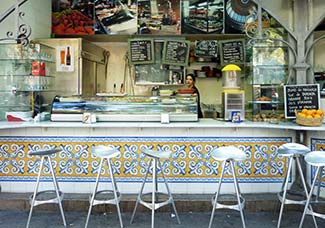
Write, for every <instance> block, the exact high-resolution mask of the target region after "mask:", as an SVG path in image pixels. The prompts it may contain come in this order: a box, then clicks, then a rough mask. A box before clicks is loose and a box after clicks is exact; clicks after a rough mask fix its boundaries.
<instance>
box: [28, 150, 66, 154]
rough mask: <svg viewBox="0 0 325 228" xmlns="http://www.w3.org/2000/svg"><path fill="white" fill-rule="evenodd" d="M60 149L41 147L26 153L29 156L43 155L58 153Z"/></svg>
mask: <svg viewBox="0 0 325 228" xmlns="http://www.w3.org/2000/svg"><path fill="white" fill-rule="evenodd" d="M60 151H62V150H60V149H42V150H36V151H30V152H29V153H28V154H29V155H31V156H35V155H37V156H44V155H51V154H55V153H58V152H60Z"/></svg>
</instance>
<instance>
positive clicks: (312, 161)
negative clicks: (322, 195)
mask: <svg viewBox="0 0 325 228" xmlns="http://www.w3.org/2000/svg"><path fill="white" fill-rule="evenodd" d="M305 161H306V163H307V164H308V165H311V166H314V167H316V173H315V178H314V180H313V182H312V185H311V188H310V192H309V194H308V197H307V201H306V205H305V209H304V213H303V214H302V217H301V221H300V225H299V228H301V227H302V225H303V223H304V220H305V216H306V214H308V215H312V216H313V217H314V216H316V217H319V218H322V219H325V214H322V213H318V212H314V211H313V210H312V206H311V198H312V196H313V192H314V188H315V185H316V182H317V181H318V190H317V195H316V200H315V201H314V203H319V200H318V198H319V192H320V186H321V182H322V175H321V174H322V172H323V171H324V167H325V153H324V151H312V152H309V153H308V154H307V155H306V156H305ZM322 203H324V202H322ZM314 223H315V227H318V225H317V223H316V219H315V218H314Z"/></svg>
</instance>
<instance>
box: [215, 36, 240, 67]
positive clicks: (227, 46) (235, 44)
mask: <svg viewBox="0 0 325 228" xmlns="http://www.w3.org/2000/svg"><path fill="white" fill-rule="evenodd" d="M244 42H245V41H244V40H243V39H240V40H223V41H219V43H220V55H221V58H220V60H221V65H226V64H229V63H238V64H241V63H244V61H245V45H244Z"/></svg>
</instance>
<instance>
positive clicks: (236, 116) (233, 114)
mask: <svg viewBox="0 0 325 228" xmlns="http://www.w3.org/2000/svg"><path fill="white" fill-rule="evenodd" d="M240 115H241V113H240V111H232V112H231V122H233V123H240Z"/></svg>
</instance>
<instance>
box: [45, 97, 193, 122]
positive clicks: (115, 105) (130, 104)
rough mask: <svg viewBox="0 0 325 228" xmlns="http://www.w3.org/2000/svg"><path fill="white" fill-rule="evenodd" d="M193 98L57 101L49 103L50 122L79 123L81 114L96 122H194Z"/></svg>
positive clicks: (113, 98)
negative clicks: (167, 117) (87, 114)
mask: <svg viewBox="0 0 325 228" xmlns="http://www.w3.org/2000/svg"><path fill="white" fill-rule="evenodd" d="M197 109H198V106H197V99H196V96H191V95H184V96H181V95H178V96H123V94H121V95H120V96H117V95H115V96H109V95H106V94H100V96H95V97H60V96H56V97H55V98H54V100H53V102H52V108H51V120H52V121H80V122H81V121H82V117H83V114H84V113H91V114H95V115H96V121H99V122H101V121H113V122H114V121H140V122H146V121H159V122H160V121H161V116H162V114H165V115H166V114H167V115H168V116H169V121H171V122H187V121H197V120H198V115H197Z"/></svg>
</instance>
